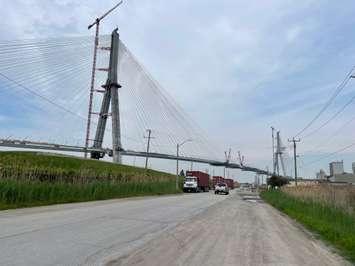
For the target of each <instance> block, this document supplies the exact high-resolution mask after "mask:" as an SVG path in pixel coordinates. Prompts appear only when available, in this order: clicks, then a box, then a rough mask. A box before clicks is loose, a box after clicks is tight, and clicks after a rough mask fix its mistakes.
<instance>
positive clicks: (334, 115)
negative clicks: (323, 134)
mask: <svg viewBox="0 0 355 266" xmlns="http://www.w3.org/2000/svg"><path fill="white" fill-rule="evenodd" d="M354 100H355V96H353V97H351V98H350V100H349V101H347V102H346V103H345V104H344V105H343V106H342V107H341V108H340V109H339V110H338V111H337V112H336V113H334V114H333V115H332V116H331V117H330V118H329V119H328V120H327V121H325V122H324V123H323V124H321V125H320V126H319V127H317V128H316V129H315V130H313V131H311V132H310V133H308V134H307V135H305V136H304V137H303V138H307V137H309V136H311V135H313V134H315V133H317V132H318V131H319V130H320V129H322V128H323V127H325V126H326V125H328V124H329V123H330V122H331V121H332V120H334V119H335V118H336V117H337V116H338V115H339V114H341V113H342V112H343V111H344V110H345V108H346V107H348V106H349V105H350V104H351V103H352V102H353V101H354Z"/></svg>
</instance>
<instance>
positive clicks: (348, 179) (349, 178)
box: [329, 173, 355, 185]
mask: <svg viewBox="0 0 355 266" xmlns="http://www.w3.org/2000/svg"><path fill="white" fill-rule="evenodd" d="M329 181H330V182H334V183H350V184H353V185H355V175H354V174H349V173H343V174H335V175H333V176H331V177H330V178H329Z"/></svg>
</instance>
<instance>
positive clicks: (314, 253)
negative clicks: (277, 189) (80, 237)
mask: <svg viewBox="0 0 355 266" xmlns="http://www.w3.org/2000/svg"><path fill="white" fill-rule="evenodd" d="M221 197H223V196H221ZM106 265H108V266H112V265H170V266H171V265H332V266H335V265H351V264H350V263H349V262H347V261H345V260H344V259H343V258H342V257H340V256H339V255H337V254H336V253H335V252H334V251H332V250H331V248H329V247H328V246H326V245H325V244H323V243H322V242H321V241H320V240H317V239H316V238H315V237H314V236H313V235H312V234H311V233H309V232H308V231H307V230H305V229H304V228H303V227H302V226H300V225H299V224H297V223H296V222H294V221H293V220H291V219H289V218H288V217H287V216H285V215H283V214H281V213H280V212H279V211H277V210H276V209H274V208H273V207H271V206H269V205H268V204H266V203H264V202H263V201H261V200H260V199H258V198H256V196H255V195H253V194H250V193H247V194H242V193H238V194H234V195H230V196H229V197H227V198H226V200H224V201H221V202H219V203H217V204H215V205H213V206H211V207H209V208H208V209H206V210H205V211H203V212H201V213H200V214H198V215H196V216H194V217H193V218H191V219H189V220H186V221H183V222H181V223H179V224H178V225H177V226H176V227H175V228H173V229H172V230H166V231H164V232H163V233H162V234H161V235H160V236H159V237H157V238H155V239H153V240H151V241H149V242H148V243H146V244H145V245H143V246H142V247H140V248H138V249H136V250H135V251H134V252H131V253H130V254H128V255H125V256H121V257H116V258H113V257H112V258H111V259H109V260H107V263H106Z"/></svg>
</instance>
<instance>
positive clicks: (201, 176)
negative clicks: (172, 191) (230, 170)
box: [183, 171, 210, 192]
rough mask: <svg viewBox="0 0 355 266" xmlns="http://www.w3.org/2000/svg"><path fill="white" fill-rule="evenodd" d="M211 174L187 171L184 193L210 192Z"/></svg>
mask: <svg viewBox="0 0 355 266" xmlns="http://www.w3.org/2000/svg"><path fill="white" fill-rule="evenodd" d="M209 180H210V176H209V174H206V173H204V172H201V171H186V176H185V180H184V187H183V190H184V192H200V191H204V192H207V191H209Z"/></svg>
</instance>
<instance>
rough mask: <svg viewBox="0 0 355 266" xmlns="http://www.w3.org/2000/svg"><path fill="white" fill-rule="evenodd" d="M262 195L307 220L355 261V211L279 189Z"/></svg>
mask: <svg viewBox="0 0 355 266" xmlns="http://www.w3.org/2000/svg"><path fill="white" fill-rule="evenodd" d="M261 197H262V198H263V199H264V200H265V201H266V202H268V203H270V204H271V205H273V206H274V207H276V208H277V209H279V210H281V211H283V212H284V213H286V214H287V215H289V216H290V217H292V218H294V219H295V220H297V221H299V222H300V223H302V224H304V225H305V226H306V227H307V228H309V229H310V230H313V231H314V232H316V233H318V234H319V236H320V237H321V238H323V239H325V240H326V241H328V242H329V243H331V244H333V245H334V246H335V247H336V248H338V249H339V250H340V252H341V253H342V254H343V255H344V256H345V257H347V258H349V259H350V260H352V261H353V262H355V215H354V214H350V213H348V212H346V211H345V210H343V209H340V208H336V207H333V206H330V205H327V204H322V203H320V202H316V201H311V200H302V199H299V198H296V197H294V196H291V195H288V194H287V193H285V192H282V191H280V190H269V191H264V192H262V193H261Z"/></svg>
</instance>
